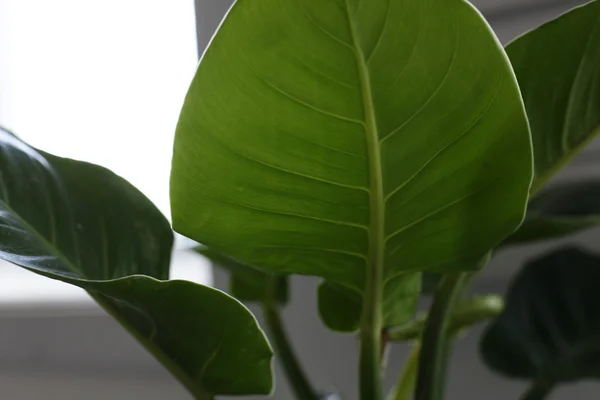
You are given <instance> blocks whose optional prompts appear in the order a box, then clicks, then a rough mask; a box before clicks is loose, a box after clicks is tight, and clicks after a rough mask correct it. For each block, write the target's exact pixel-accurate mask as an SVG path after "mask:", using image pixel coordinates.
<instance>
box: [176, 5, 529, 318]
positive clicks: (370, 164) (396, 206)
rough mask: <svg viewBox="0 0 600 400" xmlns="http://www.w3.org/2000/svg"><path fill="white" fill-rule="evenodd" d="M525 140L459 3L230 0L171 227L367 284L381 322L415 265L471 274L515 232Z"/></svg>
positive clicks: (185, 152)
mask: <svg viewBox="0 0 600 400" xmlns="http://www.w3.org/2000/svg"><path fill="white" fill-rule="evenodd" d="M417 33H418V34H417ZM530 145H531V143H530V135H529V128H528V124H527V119H526V115H525V111H524V108H523V104H522V101H521V96H520V93H519V89H518V87H517V82H516V81H515V79H514V74H513V72H512V69H511V67H510V64H509V62H508V60H507V58H506V55H505V53H504V50H503V49H502V48H501V47H500V46H499V45H498V41H497V39H496V37H495V36H494V34H493V32H492V31H491V29H490V27H489V26H488V24H487V23H486V22H485V20H484V19H483V18H482V17H481V15H480V14H479V13H478V12H477V11H476V10H475V9H474V8H473V7H472V6H471V5H469V4H468V3H467V2H464V1H441V0H391V1H390V0H369V1H367V0H360V1H307V0H300V1H283V2H282V1H280V0H261V1H239V2H237V3H235V4H234V6H233V7H232V8H231V10H230V12H229V13H228V15H227V17H226V18H225V20H224V21H223V23H222V24H221V26H220V28H219V30H218V32H217V33H216V35H215V37H214V38H213V41H212V42H211V45H210V46H209V48H208V49H207V51H206V52H205V54H204V56H203V59H202V61H201V63H200V66H199V67H198V70H197V72H196V76H195V77H194V79H193V82H192V85H191V87H190V90H189V92H188V94H187V97H186V100H185V103H184V106H183V109H182V112H181V116H180V119H179V123H178V126H177V133H176V138H175V145H174V155H173V169H172V173H171V203H172V210H173V223H174V227H175V229H176V230H177V231H178V232H180V233H182V234H184V235H186V236H188V237H190V238H192V239H194V240H197V241H198V242H200V243H203V244H205V245H207V246H208V247H211V248H213V249H215V250H217V251H219V252H223V253H224V254H228V255H229V256H232V257H234V258H235V259H236V260H238V261H240V262H242V263H243V264H247V265H252V266H255V267H257V268H261V269H263V270H265V271H269V272H273V273H277V274H291V273H295V274H305V275H315V276H320V277H323V278H324V279H325V280H326V281H327V282H329V283H332V284H336V285H341V286H344V287H347V288H349V289H351V290H354V291H355V292H357V293H361V294H363V293H365V287H366V285H368V286H369V287H370V288H376V289H374V290H373V292H374V293H377V294H376V296H377V297H379V296H380V294H379V293H380V292H382V291H383V292H384V293H385V294H384V296H389V297H384V299H383V304H386V305H387V307H388V308H387V309H384V310H369V314H366V315H375V314H374V313H376V312H382V313H384V314H387V316H389V317H392V316H391V314H390V313H392V312H393V313H397V315H394V316H393V318H391V321H393V322H394V323H397V322H398V321H400V320H401V319H402V318H406V317H407V316H410V315H412V313H413V311H414V310H413V309H412V306H413V304H414V302H415V301H416V299H417V298H418V295H419V293H420V283H419V281H418V279H414V278H412V276H413V275H412V274H413V273H414V272H419V271H425V270H427V271H437V272H450V271H461V270H464V269H465V268H466V266H473V265H474V263H475V262H476V261H477V260H479V259H480V258H481V257H482V255H484V254H486V253H487V252H488V251H489V249H490V248H491V247H494V246H495V245H497V244H498V243H499V242H501V241H502V240H503V239H504V238H505V237H506V236H507V235H508V234H510V233H512V232H513V231H514V230H515V229H516V228H517V226H518V225H519V224H520V223H521V221H522V218H523V216H524V211H525V210H524V209H525V204H526V201H527V197H528V192H529V186H530V183H531V175H532V171H531V170H532V162H531V157H532V154H531V147H530ZM366 277H370V278H371V279H368V278H366ZM366 281H369V282H366ZM408 283H411V284H412V285H413V286H411V287H408ZM383 286H385V288H384V289H383V290H380V288H381V287H383ZM401 290H403V291H404V292H403V293H400V291H401ZM406 296H412V297H413V298H412V299H411V300H410V301H404V300H405V298H406ZM374 297H375V295H374V296H371V297H370V298H363V300H364V301H365V302H367V301H368V302H372V303H375V304H378V303H379V302H378V301H376V300H375V299H374ZM397 299H401V301H397ZM336 301H337V300H336ZM402 304H405V305H406V306H407V307H410V309H409V308H407V309H401V307H400V306H401V305H402ZM371 308H372V307H371ZM321 309H322V310H323V307H322V308H321ZM365 311H366V310H365ZM388 311H389V313H388ZM344 315H354V313H348V314H346V313H344Z"/></svg>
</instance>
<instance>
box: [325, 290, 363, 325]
mask: <svg viewBox="0 0 600 400" xmlns="http://www.w3.org/2000/svg"><path fill="white" fill-rule="evenodd" d="M317 295H318V299H317V300H318V307H319V317H321V320H322V321H323V323H324V324H325V326H326V327H327V328H329V329H331V330H332V331H336V332H354V331H356V330H358V327H359V325H360V317H361V313H362V295H361V293H359V292H357V291H356V290H352V289H349V288H347V287H344V286H341V285H336V284H334V283H329V282H321V284H319V288H318V290H317Z"/></svg>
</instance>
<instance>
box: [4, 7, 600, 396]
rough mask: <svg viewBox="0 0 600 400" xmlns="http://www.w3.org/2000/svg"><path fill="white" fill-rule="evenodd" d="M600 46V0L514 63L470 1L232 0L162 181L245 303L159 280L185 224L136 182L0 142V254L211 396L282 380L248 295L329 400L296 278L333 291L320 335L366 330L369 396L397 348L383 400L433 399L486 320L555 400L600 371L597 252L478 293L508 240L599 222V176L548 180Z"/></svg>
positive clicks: (507, 355)
mask: <svg viewBox="0 0 600 400" xmlns="http://www.w3.org/2000/svg"><path fill="white" fill-rule="evenodd" d="M598 48H600V1H599V0H595V1H592V2H590V3H588V4H587V5H585V6H582V7H579V8H576V9H574V10H572V11H571V12H569V13H567V14H565V15H563V16H561V17H559V18H557V19H555V20H554V21H551V22H549V23H547V24H545V25H542V26H541V27H539V28H537V29H535V30H533V31H532V32H529V33H527V34H525V35H523V36H522V37H520V38H518V39H517V40H515V41H514V42H513V43H511V44H509V45H508V46H507V48H506V49H503V48H502V47H501V46H500V45H499V42H498V40H497V38H496V37H495V35H494V33H493V32H492V30H491V28H490V27H489V26H488V24H487V22H486V21H485V20H484V19H483V17H482V16H481V15H480V14H479V12H478V11H477V10H476V9H475V8H473V7H472V6H471V5H470V4H469V3H467V2H466V1H463V0H368V1H367V0H320V1H314V0H296V1H279V0H260V1H257V0H239V1H237V2H236V3H235V4H234V6H233V7H232V8H231V10H230V11H229V13H228V15H227V17H226V18H225V20H224V21H223V23H222V24H221V26H220V28H219V30H218V32H217V34H216V35H215V37H214V38H213V40H212V42H211V45H210V46H209V48H208V49H207V51H206V53H205V54H204V55H203V57H202V61H201V63H200V66H199V68H198V70H197V72H196V75H195V77H194V79H193V81H192V83H191V86H190V89H189V92H188V94H187V96H186V99H185V102H184V105H183V109H182V112H181V115H180V119H179V123H178V125H177V132H176V138H175V143H174V155H173V168H172V174H171V202H172V213H173V226H174V229H175V230H176V231H178V232H179V233H181V234H183V235H185V236H188V237H190V238H192V239H194V240H196V241H198V242H200V243H201V244H202V245H201V247H199V248H198V249H197V250H198V251H199V252H200V253H201V254H203V255H205V256H206V257H208V258H209V259H210V260H211V261H212V262H213V264H214V265H218V266H220V267H223V268H225V269H226V270H227V271H228V272H229V274H230V276H231V280H230V283H231V284H230V293H231V295H232V296H234V297H231V296H229V295H227V294H225V293H223V292H220V291H218V290H216V289H212V288H208V287H204V286H201V285H197V284H194V283H191V282H184V281H169V280H167V279H168V268H169V259H170V254H171V246H172V242H173V234H172V231H171V229H170V227H169V225H168V223H167V221H166V220H165V218H164V217H163V216H162V215H160V213H159V212H158V211H157V210H156V209H155V208H154V206H153V205H152V204H151V203H150V202H149V201H148V200H147V199H146V198H145V197H144V196H143V195H142V194H141V193H139V192H138V191H137V190H136V189H135V188H133V187H132V186H131V185H129V184H128V183H127V182H125V181H124V180H122V179H121V178H119V177H117V176H116V175H114V174H112V173H111V172H110V171H107V170H105V169H103V168H101V167H98V166H94V165H91V164H87V163H82V162H77V161H73V160H66V159H62V158H59V157H55V156H52V155H49V154H46V153H44V152H41V151H38V150H36V149H33V148H31V147H30V146H28V145H27V144H25V143H23V142H22V141H20V140H19V139H18V138H16V137H15V136H14V135H12V134H11V133H9V132H8V131H5V130H0V207H2V210H0V218H1V219H2V221H1V222H2V224H0V235H1V238H2V240H0V257H1V258H3V259H5V260H7V261H9V262H13V263H15V264H17V265H20V266H22V267H24V268H27V269H29V270H32V271H33V272H36V273H39V274H42V275H45V276H48V277H50V278H53V279H59V280H61V281H64V282H67V283H70V284H74V285H77V286H79V287H82V288H84V289H85V290H87V291H88V292H89V293H90V294H91V295H92V297H93V298H94V299H95V300H96V301H97V302H98V303H99V304H100V305H101V306H102V307H104V309H105V310H106V311H107V312H108V313H109V314H111V315H112V316H113V317H114V318H115V319H116V320H117V321H119V322H120V323H121V324H122V325H123V326H124V327H125V328H126V329H127V330H128V331H129V332H130V333H131V334H132V335H133V336H134V337H135V338H137V339H138V340H139V341H140V342H141V343H142V344H143V345H144V346H145V347H146V348H147V349H148V350H149V351H150V352H151V353H152V354H153V355H154V356H156V358H157V359H158V360H159V361H161V362H162V363H163V365H164V366H165V367H166V368H167V369H169V370H170V371H171V372H172V373H173V374H174V375H175V376H176V377H177V378H178V379H179V380H180V381H181V382H182V384H184V385H185V386H186V387H187V388H188V389H189V390H190V392H191V393H192V394H193V396H194V397H195V398H197V399H213V398H214V396H216V395H224V394H234V395H248V394H268V393H269V392H270V391H271V389H272V376H271V357H272V354H273V351H272V350H271V347H270V345H269V343H268V342H267V340H266V338H265V335H264V334H263V332H262V330H261V329H260V327H259V326H258V323H257V321H256V319H255V318H254V316H253V315H252V314H251V313H250V312H249V311H248V310H247V309H246V308H245V307H244V306H243V305H242V304H241V303H240V302H239V301H238V300H240V301H245V302H252V303H256V304H259V305H261V306H262V310H263V316H264V317H265V325H266V326H267V328H268V331H269V333H270V335H269V336H270V338H271V340H272V342H273V347H274V348H275V352H276V355H277V357H278V359H279V361H280V362H281V363H282V364H283V367H284V371H285V373H286V375H287V378H288V379H289V380H290V383H291V386H292V388H293V390H294V393H295V396H296V397H297V398H298V399H301V400H314V399H318V398H320V396H321V395H320V394H319V392H318V390H316V389H314V388H313V387H312V385H311V383H310V382H309V379H308V378H307V375H306V374H305V373H304V372H303V370H302V367H301V365H300V363H299V362H298V360H297V357H296V355H295V354H294V350H293V346H292V345H291V344H290V343H289V340H288V338H287V335H286V332H285V329H284V326H283V318H282V316H281V314H280V309H281V308H282V307H284V306H285V305H286V304H287V302H288V300H289V298H290V290H289V287H288V285H289V282H288V281H289V275H293V274H302V275H312V276H317V277H320V278H322V280H323V281H322V282H321V284H320V285H319V288H318V291H317V293H318V300H319V310H318V311H319V314H320V316H321V318H322V320H323V322H324V324H325V325H326V326H327V327H329V328H330V329H332V330H334V331H342V332H358V337H359V339H360V370H359V371H358V375H359V379H358V383H359V385H358V386H359V388H358V393H359V395H360V399H361V400H381V399H382V398H383V393H382V385H381V370H382V365H383V363H382V360H381V358H382V354H383V353H384V350H385V346H386V344H387V342H388V341H390V340H395V341H412V342H414V343H413V344H414V351H413V353H412V355H411V357H410V358H409V359H408V360H407V367H406V369H405V373H404V375H403V376H402V377H401V378H400V380H399V383H398V384H397V385H396V386H395V388H394V390H393V391H392V393H391V394H390V399H396V400H401V399H408V398H410V396H411V394H412V393H413V391H414V393H415V395H416V397H415V398H416V399H417V400H441V399H442V398H443V396H444V380H445V367H446V365H447V363H448V358H449V357H448V354H449V347H450V346H451V341H452V340H453V339H454V338H456V337H457V336H459V335H458V334H459V333H460V332H463V331H464V330H467V329H468V328H469V327H470V326H472V325H473V324H475V323H478V322H480V321H482V320H485V319H490V318H496V319H495V321H494V322H493V323H492V325H491V327H490V328H489V329H488V330H487V333H486V334H485V336H484V338H483V340H482V345H481V348H482V354H483V357H484V360H485V361H486V363H487V364H489V365H490V366H491V367H492V368H493V369H494V370H496V371H498V372H500V373H503V374H506V375H509V376H512V377H519V378H526V379H531V380H533V381H534V385H533V386H532V389H531V390H530V391H529V392H528V393H527V394H526V395H525V396H526V398H527V399H542V398H543V397H544V396H546V395H547V394H548V393H549V391H550V390H551V389H552V388H553V387H554V386H555V385H556V384H558V383H560V382H563V381H570V380H575V379H580V378H584V377H597V371H598V363H597V360H596V359H597V358H598V357H597V354H596V353H597V351H598V349H597V347H596V346H597V342H598V340H600V339H599V338H600V336H598V334H599V333H600V332H598V331H597V326H598V324H597V321H596V320H595V319H594V318H595V310H597V305H596V304H597V303H598V302H597V301H596V292H595V288H596V287H597V285H598V283H597V282H598V281H596V279H600V277H597V276H596V275H597V273H596V272H595V267H596V266H597V264H598V258H597V257H596V256H593V255H591V254H588V253H585V252H579V251H575V250H565V251H560V252H557V253H555V254H553V255H550V256H547V257H544V258H541V259H539V260H537V261H535V262H533V263H531V264H529V265H527V266H526V267H525V268H524V269H523V271H522V272H521V273H520V274H519V275H518V276H517V278H516V280H515V283H514V284H513V286H512V289H511V290H510V291H509V293H508V295H507V301H506V304H507V305H506V307H505V308H504V309H503V306H502V303H503V302H502V299H501V298H500V297H498V296H497V295H491V296H486V297H468V296H465V292H466V288H467V287H468V284H469V281H470V279H471V278H472V277H473V276H474V275H476V274H477V272H478V271H479V270H480V269H481V268H482V267H483V266H484V265H485V264H486V263H487V261H488V260H489V258H490V257H493V254H494V252H495V251H496V250H497V249H500V248H503V247H507V246H510V245H514V244H524V243H529V242H532V241H540V240H549V239H553V238H558V237H563V236H566V235H569V234H572V233H574V232H578V231H581V230H583V229H586V228H590V227H593V226H595V225H597V224H598V223H600V181H581V182H572V183H566V184H561V185H551V186H549V187H546V184H547V183H548V182H549V181H550V180H551V179H552V177H553V176H554V175H555V174H556V173H557V172H558V171H559V170H560V169H561V168H562V167H564V166H565V165H566V164H567V163H568V162H569V161H570V160H571V159H572V158H573V157H575V156H576V155H577V154H578V153H579V152H580V151H581V150H582V149H583V148H584V147H585V145H586V144H588V143H590V142H591V141H592V140H593V139H594V138H595V137H596V136H597V135H598V134H599V133H600V52H598V51H597V49H598ZM526 209H527V213H526V215H525V212H526ZM424 295H427V296H429V295H431V296H432V297H433V301H432V305H431V307H430V308H429V310H428V311H427V312H426V313H422V314H416V310H417V304H418V302H419V300H420V299H421V297H422V296H424ZM236 299H237V300H236Z"/></svg>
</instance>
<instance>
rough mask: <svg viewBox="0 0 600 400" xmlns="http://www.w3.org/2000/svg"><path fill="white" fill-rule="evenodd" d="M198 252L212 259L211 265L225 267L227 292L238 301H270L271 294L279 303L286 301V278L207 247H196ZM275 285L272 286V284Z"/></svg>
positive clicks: (287, 297) (287, 296)
mask: <svg viewBox="0 0 600 400" xmlns="http://www.w3.org/2000/svg"><path fill="white" fill-rule="evenodd" d="M196 250H197V251H198V252H199V253H200V254H202V255H203V256H205V257H206V258H208V259H209V260H210V261H212V263H213V265H214V266H216V267H219V268H224V269H226V270H227V271H228V272H229V274H230V280H229V292H230V293H231V295H232V296H234V297H235V298H236V299H238V300H240V301H248V302H271V301H272V299H271V298H270V297H269V296H271V295H273V293H274V296H275V300H276V301H277V303H279V304H285V303H287V302H288V299H289V294H288V278H287V277H286V276H280V277H274V276H272V275H271V274H268V273H266V272H263V271H261V270H258V269H256V268H253V267H249V266H247V265H244V264H241V263H239V262H237V261H235V260H234V259H232V258H230V257H227V256H226V255H223V254H221V253H219V252H217V251H214V250H213V249H209V248H208V247H203V246H201V247H198V248H197V249H196ZM273 285H274V286H275V287H272V286H273Z"/></svg>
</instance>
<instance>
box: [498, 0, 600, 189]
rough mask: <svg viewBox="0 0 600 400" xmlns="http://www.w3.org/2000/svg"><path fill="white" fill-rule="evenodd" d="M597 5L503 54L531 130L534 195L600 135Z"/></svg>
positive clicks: (529, 36) (563, 18) (599, 21)
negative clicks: (515, 77)
mask: <svg viewBox="0 0 600 400" xmlns="http://www.w3.org/2000/svg"><path fill="white" fill-rule="evenodd" d="M599 48H600V1H597V0H596V1H592V2H590V3H588V4H586V5H584V6H581V7H578V8H575V9H574V10H572V11H570V12H568V13H566V14H564V15H562V16H561V17H559V18H557V19H555V20H553V21H550V22H548V23H546V24H544V25H542V26H541V27H539V28H537V29H535V30H533V31H531V32H529V33H527V34H525V35H523V36H521V37H520V38H518V39H516V40H515V41H514V42H512V43H511V44H509V45H508V46H507V48H506V51H507V53H508V56H509V58H510V61H511V63H512V65H513V68H514V70H515V74H516V75H517V79H518V81H519V85H520V87H521V91H522V93H523V99H524V101H525V107H526V109H527V115H528V117H529V122H530V124H531V134H532V137H533V148H534V152H535V157H534V159H535V179H534V183H533V186H532V191H533V192H537V191H538V190H539V189H541V188H542V187H543V186H544V184H545V183H546V182H547V181H548V180H549V179H550V178H551V177H552V176H553V175H554V173H555V172H556V171H557V170H558V169H560V168H561V167H562V166H564V165H565V164H566V163H567V162H568V161H569V160H570V159H571V158H572V157H573V156H575V155H576V154H578V153H579V152H580V151H581V150H582V149H583V148H584V147H585V145H586V144H588V143H589V142H590V141H591V140H593V139H594V138H595V137H597V136H598V134H600V52H599V51H598V49H599Z"/></svg>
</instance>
